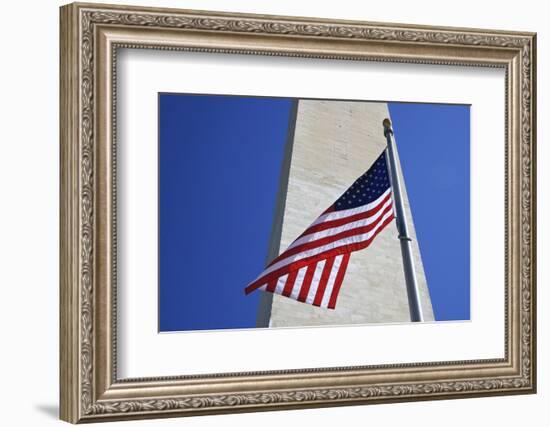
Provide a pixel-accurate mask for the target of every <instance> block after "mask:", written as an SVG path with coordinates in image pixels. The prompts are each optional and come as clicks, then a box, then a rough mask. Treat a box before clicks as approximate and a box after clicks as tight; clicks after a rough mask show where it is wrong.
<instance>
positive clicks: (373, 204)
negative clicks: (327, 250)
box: [310, 187, 391, 227]
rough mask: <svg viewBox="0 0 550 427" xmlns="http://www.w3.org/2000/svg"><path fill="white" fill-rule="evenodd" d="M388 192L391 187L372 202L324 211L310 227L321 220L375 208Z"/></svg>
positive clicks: (329, 219) (342, 216) (324, 220)
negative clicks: (338, 209)
mask: <svg viewBox="0 0 550 427" xmlns="http://www.w3.org/2000/svg"><path fill="white" fill-rule="evenodd" d="M390 192H391V187H390V188H388V189H387V190H386V191H384V193H382V195H381V196H380V197H378V199H376V200H374V201H373V202H370V203H367V204H366V205H362V206H358V207H356V208H352V209H345V210H341V211H336V212H329V213H326V214H324V215H321V216H320V217H319V218H317V219H316V220H315V221H314V222H313V224H311V225H310V227H312V226H314V225H316V224H320V223H321V222H326V221H332V220H335V219H341V218H346V217H348V216H351V215H356V214H359V213H362V212H366V211H368V210H371V209H372V208H375V207H376V206H378V205H379V204H380V203H381V202H382V201H383V200H384V198H385V197H386V196H387V195H388V194H390Z"/></svg>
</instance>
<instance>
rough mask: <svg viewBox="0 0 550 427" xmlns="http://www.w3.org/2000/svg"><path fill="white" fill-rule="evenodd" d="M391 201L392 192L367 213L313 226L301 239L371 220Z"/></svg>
mask: <svg viewBox="0 0 550 427" xmlns="http://www.w3.org/2000/svg"><path fill="white" fill-rule="evenodd" d="M389 199H391V192H389V193H388V195H387V196H386V197H384V199H383V200H382V201H381V202H380V203H378V204H377V205H376V206H374V207H373V208H371V209H369V210H367V211H365V212H359V213H357V214H355V215H350V216H347V217H345V218H338V219H333V220H331V221H325V222H321V223H319V224H315V225H312V226H311V227H309V228H308V229H307V230H306V231H304V232H303V233H302V234H301V236H300V237H303V236H307V235H308V234H313V233H316V232H318V231H323V230H327V229H329V228H334V227H340V226H341V225H345V224H347V223H350V222H354V221H359V220H361V219H365V218H370V217H371V216H373V215H375V214H376V212H378V211H379V210H380V209H382V206H384V203H386V202H387V201H388V200H389ZM296 240H297V239H296Z"/></svg>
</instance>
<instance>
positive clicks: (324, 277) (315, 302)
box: [313, 258, 334, 307]
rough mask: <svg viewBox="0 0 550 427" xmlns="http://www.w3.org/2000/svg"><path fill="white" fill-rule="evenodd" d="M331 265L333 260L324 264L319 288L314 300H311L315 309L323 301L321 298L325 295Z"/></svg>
mask: <svg viewBox="0 0 550 427" xmlns="http://www.w3.org/2000/svg"><path fill="white" fill-rule="evenodd" d="M333 264H334V258H328V259H327V260H326V262H325V267H324V268H323V274H321V279H320V280H319V287H318V288H317V293H316V294H315V299H314V300H313V305H316V306H317V307H319V306H320V305H321V301H322V300H323V296H324V295H325V288H326V287H327V283H328V279H329V277H330V272H331V271H332V266H333Z"/></svg>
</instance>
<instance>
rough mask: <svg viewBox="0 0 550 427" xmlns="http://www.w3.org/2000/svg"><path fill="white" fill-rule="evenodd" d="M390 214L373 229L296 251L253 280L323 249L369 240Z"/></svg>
mask: <svg viewBox="0 0 550 427" xmlns="http://www.w3.org/2000/svg"><path fill="white" fill-rule="evenodd" d="M391 215H393V210H390V211H388V212H387V213H386V214H385V215H384V216H383V217H382V218H380V221H379V222H378V224H376V226H375V227H374V228H373V229H371V230H370V231H368V232H367V233H364V234H357V235H355V236H351V237H346V238H344V239H341V240H336V241H335V242H332V243H328V244H326V245H323V246H318V247H316V248H312V249H308V250H306V251H303V252H300V253H297V254H295V255H292V256H289V257H288V258H284V259H282V260H280V261H279V262H276V263H275V264H273V265H271V266H269V267H267V268H266V269H265V270H264V271H263V272H262V274H261V275H260V276H258V278H257V279H256V280H254V281H257V280H258V279H260V278H262V277H263V276H265V275H266V274H269V273H271V272H272V271H275V270H277V269H279V268H281V267H284V266H285V265H288V264H291V263H293V262H296V261H299V260H301V259H304V258H308V257H310V256H314V255H318V254H320V253H323V252H325V251H328V250H330V249H334V248H338V247H340V246H345V245H348V244H350V243H361V242H365V241H367V240H369V239H370V238H371V237H372V236H373V235H374V234H375V233H376V232H377V231H378V229H379V228H380V227H381V226H382V223H383V222H384V221H385V220H386V219H388V218H389V217H390V216H391Z"/></svg>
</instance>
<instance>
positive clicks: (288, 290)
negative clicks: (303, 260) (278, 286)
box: [282, 270, 298, 297]
mask: <svg viewBox="0 0 550 427" xmlns="http://www.w3.org/2000/svg"><path fill="white" fill-rule="evenodd" d="M297 275H298V270H294V271H291V272H290V273H289V275H288V279H286V284H285V288H284V289H283V294H282V295H284V296H285V297H289V296H290V294H291V292H292V288H293V287H294V282H295V281H296V276H297Z"/></svg>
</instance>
